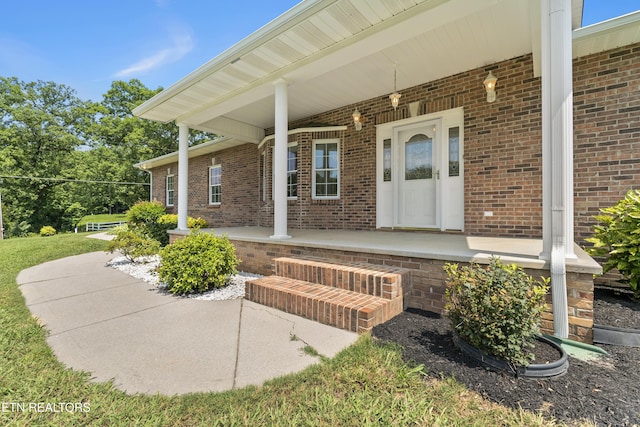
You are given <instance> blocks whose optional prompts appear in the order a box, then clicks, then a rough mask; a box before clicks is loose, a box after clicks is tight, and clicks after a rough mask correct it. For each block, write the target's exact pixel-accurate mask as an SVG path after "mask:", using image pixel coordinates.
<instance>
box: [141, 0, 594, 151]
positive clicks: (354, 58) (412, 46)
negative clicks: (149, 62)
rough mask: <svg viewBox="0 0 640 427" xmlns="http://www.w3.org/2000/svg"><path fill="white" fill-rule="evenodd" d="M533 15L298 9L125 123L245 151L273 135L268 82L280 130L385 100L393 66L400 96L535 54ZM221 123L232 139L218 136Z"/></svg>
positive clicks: (442, 9) (466, 2)
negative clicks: (198, 132)
mask: <svg viewBox="0 0 640 427" xmlns="http://www.w3.org/2000/svg"><path fill="white" fill-rule="evenodd" d="M539 5H540V2H539V0H531V1H525V0H517V1H514V0H307V1H304V2H302V3H300V4H299V5H298V6H296V7H294V8H293V9H291V10H290V11H288V12H286V13H285V14H283V15H282V16H281V17H279V18H277V19H276V20H274V21H273V22H271V23H269V24H267V25H266V26H265V27H263V28H261V29H259V30H258V31H256V33H254V34H252V35H251V36H249V37H247V38H246V39H245V40H243V41H241V42H240V43H238V44H237V45H235V46H233V47H232V48H230V49H229V50H227V51H225V52H223V53H222V54H221V55H219V56H217V57H216V58H214V59H212V60H211V61H209V62H208V63H207V64H205V65H203V66H202V67H200V68H199V69H197V70H195V71H194V72H192V73H191V74H189V75H188V76H186V77H185V78H183V79H182V80H180V81H179V82H177V83H176V84H174V85H172V86H171V87H169V88H168V89H166V90H165V91H163V92H162V93H160V94H158V95H156V96H155V97H154V98H152V99H151V100H149V101H147V102H146V103H144V104H143V105H141V106H140V107H138V108H136V109H135V110H134V114H136V115H138V116H140V117H144V118H148V119H151V120H156V121H161V122H169V121H173V120H175V121H177V122H181V123H185V124H188V125H189V126H190V127H193V128H197V129H202V130H209V131H214V132H217V133H219V134H226V135H234V136H238V137H241V136H242V135H249V134H255V137H254V138H251V139H250V141H251V142H256V140H257V138H258V133H259V132H260V131H261V130H262V129H264V128H267V127H271V126H273V118H274V116H273V109H274V108H273V105H274V96H273V93H274V89H273V85H272V82H273V81H275V80H276V79H278V78H285V79H286V80H287V81H288V82H289V96H288V98H289V120H297V119H301V118H304V117H308V116H312V115H314V114H318V113H320V112H323V111H327V110H331V109H334V108H338V107H340V106H343V105H349V104H353V103H357V102H360V101H363V100H366V99H371V98H375V97H377V96H385V97H386V96H387V95H388V94H389V93H390V92H391V91H392V90H393V63H394V62H397V63H398V66H397V73H398V79H397V80H398V90H400V91H401V90H402V89H405V88H407V87H411V86H414V85H417V84H421V83H425V82H429V81H433V80H436V79H439V78H442V77H446V76H449V75H453V74H456V73H459V72H464V71H468V70H471V69H475V68H478V67H482V66H485V65H490V64H492V63H494V62H497V61H501V60H505V59H509V58H513V57H517V56H520V55H523V54H527V53H530V52H532V51H534V53H535V46H532V45H533V44H534V43H535V39H536V35H537V34H538V35H539V25H540V23H539V19H537V20H536V19H534V18H532V13H531V12H532V10H537V9H539ZM573 8H574V11H577V10H579V11H580V18H581V10H582V0H574V1H573ZM575 14H576V12H574V15H575ZM576 19H577V17H576V16H574V23H575V21H576ZM538 43H539V41H538ZM481 77H482V76H481ZM481 77H479V79H480V82H481V80H482V78H481ZM480 84H481V83H480ZM218 118H224V120H220V119H218ZM228 123H232V124H234V126H233V128H234V129H230V128H229V127H228V126H221V124H222V125H225V124H228ZM242 124H244V125H245V128H244V129H242ZM225 132H226V133H225Z"/></svg>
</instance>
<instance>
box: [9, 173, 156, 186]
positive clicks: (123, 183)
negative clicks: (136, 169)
mask: <svg viewBox="0 0 640 427" xmlns="http://www.w3.org/2000/svg"><path fill="white" fill-rule="evenodd" d="M0 178H11V179H33V180H37V181H61V182H82V183H88V184H122V185H151V184H150V183H148V182H122V181H120V182H119V181H92V180H88V179H70V178H43V177H38V176H16V175H0Z"/></svg>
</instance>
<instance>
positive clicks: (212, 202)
mask: <svg viewBox="0 0 640 427" xmlns="http://www.w3.org/2000/svg"><path fill="white" fill-rule="evenodd" d="M213 169H220V184H216V187H220V201H219V202H214V201H212V197H211V188H212V187H213V185H212V184H211V171H212V170H213ZM207 184H208V185H207V191H208V193H209V205H211V206H220V205H221V204H222V165H213V166H209V176H208V177H207Z"/></svg>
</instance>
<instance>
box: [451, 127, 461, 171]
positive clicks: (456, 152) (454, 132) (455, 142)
mask: <svg viewBox="0 0 640 427" xmlns="http://www.w3.org/2000/svg"><path fill="white" fill-rule="evenodd" d="M449 176H460V128H459V127H458V126H456V127H454V128H449Z"/></svg>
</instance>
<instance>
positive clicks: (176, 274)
mask: <svg viewBox="0 0 640 427" xmlns="http://www.w3.org/2000/svg"><path fill="white" fill-rule="evenodd" d="M239 262H240V261H239V260H238V258H236V253H235V248H234V247H233V245H232V244H231V242H230V241H229V239H228V238H227V237H226V236H225V237H215V236H213V235H211V234H207V233H197V232H196V233H194V234H190V235H188V236H186V237H185V238H184V239H182V240H178V241H177V242H175V243H173V244H171V245H169V246H166V247H165V248H163V249H162V250H161V251H160V266H159V267H158V275H159V277H160V280H161V281H163V282H164V283H166V284H167V289H168V290H169V291H170V292H171V293H174V294H180V295H183V294H187V293H193V292H196V293H199V292H205V291H208V290H210V289H214V288H221V287H224V286H226V284H227V280H228V278H229V276H231V275H232V274H235V273H237V266H238V264H239Z"/></svg>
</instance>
